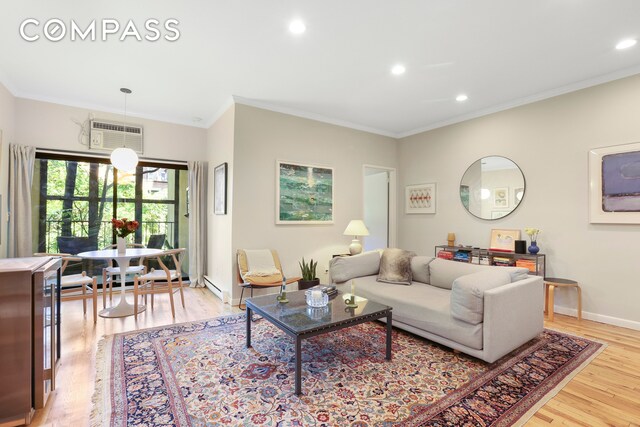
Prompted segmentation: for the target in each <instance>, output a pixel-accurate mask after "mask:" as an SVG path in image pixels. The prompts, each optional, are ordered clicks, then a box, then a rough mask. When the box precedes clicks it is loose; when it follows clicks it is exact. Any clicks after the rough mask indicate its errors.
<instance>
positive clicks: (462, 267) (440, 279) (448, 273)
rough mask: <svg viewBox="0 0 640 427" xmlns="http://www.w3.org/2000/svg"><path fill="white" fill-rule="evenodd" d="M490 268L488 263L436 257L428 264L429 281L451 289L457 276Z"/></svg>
mask: <svg viewBox="0 0 640 427" xmlns="http://www.w3.org/2000/svg"><path fill="white" fill-rule="evenodd" d="M490 268H491V266H488V265H479V264H471V263H468V262H459V261H450V260H446V259H442V258H436V259H434V260H433V261H432V262H431V263H430V264H429V276H430V278H429V279H430V282H429V283H430V284H431V285H433V286H437V287H439V288H444V289H451V286H452V285H453V281H454V280H456V279H457V278H458V277H460V276H465V275H467V274H471V273H476V272H478V271H483V270H486V269H490ZM494 268H495V267H494Z"/></svg>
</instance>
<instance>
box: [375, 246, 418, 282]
mask: <svg viewBox="0 0 640 427" xmlns="http://www.w3.org/2000/svg"><path fill="white" fill-rule="evenodd" d="M415 255H416V254H415V253H414V252H409V251H405V250H404V249H397V248H388V249H385V250H384V251H383V252H382V257H381V258H380V273H378V282H385V283H393V284H396V285H410V284H411V278H412V272H411V258H413V257H414V256H415Z"/></svg>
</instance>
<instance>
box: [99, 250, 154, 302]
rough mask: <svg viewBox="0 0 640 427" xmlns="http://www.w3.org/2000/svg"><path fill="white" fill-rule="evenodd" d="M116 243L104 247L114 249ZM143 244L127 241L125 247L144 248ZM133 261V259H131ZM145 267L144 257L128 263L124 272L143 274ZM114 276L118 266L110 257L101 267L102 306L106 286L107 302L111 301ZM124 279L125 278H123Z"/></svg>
mask: <svg viewBox="0 0 640 427" xmlns="http://www.w3.org/2000/svg"><path fill="white" fill-rule="evenodd" d="M117 246H118V245H109V246H107V247H105V249H115V248H116V247H117ZM144 247H145V246H144V245H142V244H140V243H128V244H127V248H144ZM131 261H133V260H131ZM146 272H147V267H146V266H145V264H144V258H140V259H139V260H138V264H137V265H129V266H128V267H127V272H126V274H131V275H134V274H145V273H146ZM114 276H120V266H119V265H114V264H113V259H110V260H109V261H108V263H107V266H106V267H104V268H103V269H102V308H106V307H107V288H108V291H109V302H110V303H111V302H112V301H113V281H114V278H115V277H114ZM125 281H126V278H125Z"/></svg>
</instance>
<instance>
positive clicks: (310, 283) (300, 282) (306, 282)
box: [298, 277, 320, 291]
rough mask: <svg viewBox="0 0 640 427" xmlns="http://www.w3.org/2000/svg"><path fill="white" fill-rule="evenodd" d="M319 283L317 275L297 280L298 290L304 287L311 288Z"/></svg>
mask: <svg viewBox="0 0 640 427" xmlns="http://www.w3.org/2000/svg"><path fill="white" fill-rule="evenodd" d="M319 284H320V279H318V278H317V277H316V278H315V279H313V280H298V290H300V291H302V290H305V289H309V288H312V287H314V286H316V285H319Z"/></svg>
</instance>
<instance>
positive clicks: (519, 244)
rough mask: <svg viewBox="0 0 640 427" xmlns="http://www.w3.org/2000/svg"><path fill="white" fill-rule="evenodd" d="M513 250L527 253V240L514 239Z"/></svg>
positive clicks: (518, 252)
mask: <svg viewBox="0 0 640 427" xmlns="http://www.w3.org/2000/svg"><path fill="white" fill-rule="evenodd" d="M515 251H516V253H517V254H525V253H527V241H526V240H516V244H515Z"/></svg>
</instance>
